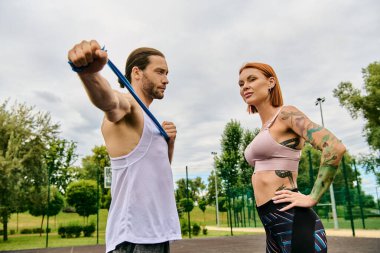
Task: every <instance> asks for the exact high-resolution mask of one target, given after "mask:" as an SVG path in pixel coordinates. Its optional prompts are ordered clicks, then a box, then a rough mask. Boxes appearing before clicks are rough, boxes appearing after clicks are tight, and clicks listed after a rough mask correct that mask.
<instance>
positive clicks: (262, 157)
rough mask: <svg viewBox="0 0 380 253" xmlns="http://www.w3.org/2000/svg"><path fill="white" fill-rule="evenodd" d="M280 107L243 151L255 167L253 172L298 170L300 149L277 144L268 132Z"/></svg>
mask: <svg viewBox="0 0 380 253" xmlns="http://www.w3.org/2000/svg"><path fill="white" fill-rule="evenodd" d="M281 109H282V107H281V108H280V109H279V110H278V111H277V113H276V114H275V116H274V117H273V119H272V120H270V121H269V122H268V124H266V126H265V127H264V129H263V130H262V131H260V133H259V134H258V135H257V136H256V137H255V138H254V139H253V141H252V142H251V143H250V144H249V145H248V146H247V148H246V149H245V151H244V156H245V159H246V160H247V162H248V163H249V164H250V165H251V166H252V167H254V168H255V172H257V171H272V170H288V171H298V164H299V161H300V156H301V150H297V149H293V148H289V147H286V146H283V145H281V144H279V143H278V142H276V141H275V140H274V139H273V137H272V135H271V134H270V132H269V128H270V127H271V126H272V124H273V122H274V121H275V120H276V118H277V116H278V114H279V113H280V111H281Z"/></svg>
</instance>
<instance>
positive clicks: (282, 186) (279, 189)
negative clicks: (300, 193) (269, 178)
mask: <svg viewBox="0 0 380 253" xmlns="http://www.w3.org/2000/svg"><path fill="white" fill-rule="evenodd" d="M293 189H294V188H293ZM293 189H291V188H286V186H285V185H284V184H283V185H281V186H280V187H278V188H277V190H276V191H281V190H289V191H291V190H293Z"/></svg>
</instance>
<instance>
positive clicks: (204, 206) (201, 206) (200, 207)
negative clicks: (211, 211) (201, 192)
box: [198, 199, 207, 222]
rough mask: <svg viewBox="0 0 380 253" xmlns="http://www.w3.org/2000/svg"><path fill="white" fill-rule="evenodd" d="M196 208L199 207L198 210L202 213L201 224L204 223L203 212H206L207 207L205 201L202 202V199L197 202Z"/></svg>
mask: <svg viewBox="0 0 380 253" xmlns="http://www.w3.org/2000/svg"><path fill="white" fill-rule="evenodd" d="M198 207H199V209H201V211H202V212H203V222H205V219H206V218H205V211H206V207H207V202H206V200H204V199H201V200H199V202H198Z"/></svg>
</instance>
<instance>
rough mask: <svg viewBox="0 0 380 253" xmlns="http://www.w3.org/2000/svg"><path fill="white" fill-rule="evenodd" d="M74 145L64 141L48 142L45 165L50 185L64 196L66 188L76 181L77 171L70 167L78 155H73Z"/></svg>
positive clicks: (53, 140)
mask: <svg viewBox="0 0 380 253" xmlns="http://www.w3.org/2000/svg"><path fill="white" fill-rule="evenodd" d="M75 149H76V143H75V142H73V141H68V140H65V139H59V138H57V137H56V138H52V139H51V140H49V142H48V150H47V152H46V154H45V163H46V166H47V169H48V171H49V172H50V173H49V176H50V184H52V185H55V186H56V187H57V188H58V190H59V191H60V192H61V193H62V194H65V192H66V188H67V186H68V185H69V184H70V183H71V182H73V181H75V180H77V179H78V177H79V170H78V168H77V167H72V165H73V163H74V162H75V161H76V158H77V157H78V155H77V154H76V153H75Z"/></svg>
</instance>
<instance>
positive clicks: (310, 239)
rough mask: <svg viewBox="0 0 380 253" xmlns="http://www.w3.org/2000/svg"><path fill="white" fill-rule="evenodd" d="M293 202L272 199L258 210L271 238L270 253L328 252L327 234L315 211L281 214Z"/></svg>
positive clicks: (268, 237)
mask: <svg viewBox="0 0 380 253" xmlns="http://www.w3.org/2000/svg"><path fill="white" fill-rule="evenodd" d="M288 204H289V203H281V204H275V203H273V201H272V200H270V201H268V202H267V203H265V204H264V205H261V206H259V207H257V211H258V213H259V216H260V219H261V222H262V223H263V225H264V228H265V232H266V235H267V248H266V252H267V253H315V252H318V253H325V252H327V241H326V233H325V229H324V228H323V225H322V222H321V220H320V219H319V217H318V215H317V214H316V213H315V212H314V211H313V209H311V208H302V207H295V208H291V209H289V210H287V211H284V212H281V211H280V209H281V208H283V207H284V206H286V205H288Z"/></svg>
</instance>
